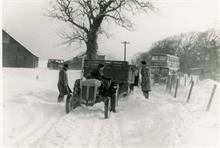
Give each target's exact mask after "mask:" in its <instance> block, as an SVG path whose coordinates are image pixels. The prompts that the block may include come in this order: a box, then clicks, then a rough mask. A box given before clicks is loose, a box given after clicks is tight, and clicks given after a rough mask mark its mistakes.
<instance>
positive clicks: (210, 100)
mask: <svg viewBox="0 0 220 148" xmlns="http://www.w3.org/2000/svg"><path fill="white" fill-rule="evenodd" d="M216 87H217V85H216V84H215V85H214V87H213V89H212V93H211V96H210V98H209V103H208V105H207V107H206V111H209V109H210V107H211V104H212V99H213V96H214V94H215V90H216Z"/></svg>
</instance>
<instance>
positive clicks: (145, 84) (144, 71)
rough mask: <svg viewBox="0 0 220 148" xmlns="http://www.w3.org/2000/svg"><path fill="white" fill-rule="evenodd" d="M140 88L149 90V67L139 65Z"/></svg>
mask: <svg viewBox="0 0 220 148" xmlns="http://www.w3.org/2000/svg"><path fill="white" fill-rule="evenodd" d="M141 89H142V91H151V80H150V68H148V67H146V66H142V67H141Z"/></svg>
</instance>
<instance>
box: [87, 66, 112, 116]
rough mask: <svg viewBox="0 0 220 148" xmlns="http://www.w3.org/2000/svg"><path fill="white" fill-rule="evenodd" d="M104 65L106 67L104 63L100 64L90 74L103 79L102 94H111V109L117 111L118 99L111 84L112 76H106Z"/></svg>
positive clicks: (100, 79) (92, 76) (94, 77)
mask: <svg viewBox="0 0 220 148" xmlns="http://www.w3.org/2000/svg"><path fill="white" fill-rule="evenodd" d="M104 67H105V66H104V64H99V65H98V67H97V68H96V69H94V70H93V71H92V72H91V73H90V75H91V78H92V79H98V80H99V81H101V87H100V94H102V95H103V96H109V97H110V98H111V111H112V112H116V110H115V101H116V100H115V98H114V97H113V93H114V90H113V88H112V87H111V86H110V85H111V81H110V80H111V78H108V77H106V76H104V73H103V70H104ZM108 86H109V87H108Z"/></svg>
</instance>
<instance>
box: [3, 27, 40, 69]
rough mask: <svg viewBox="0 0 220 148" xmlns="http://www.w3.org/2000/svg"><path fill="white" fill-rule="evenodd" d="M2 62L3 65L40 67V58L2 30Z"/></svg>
mask: <svg viewBox="0 0 220 148" xmlns="http://www.w3.org/2000/svg"><path fill="white" fill-rule="evenodd" d="M2 59H3V61H2V63H3V67H23V68H36V67H38V61H39V58H38V57H37V56H35V55H34V54H32V53H31V52H30V51H29V50H27V49H26V48H25V47H24V46H23V45H22V44H21V43H19V42H18V41H16V40H15V39H14V38H13V37H12V36H10V35H9V34H8V33H7V32H6V31H4V30H2Z"/></svg>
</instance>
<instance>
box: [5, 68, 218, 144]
mask: <svg viewBox="0 0 220 148" xmlns="http://www.w3.org/2000/svg"><path fill="white" fill-rule="evenodd" d="M79 76H80V71H68V77H69V81H70V87H71V88H72V87H73V83H74V81H75V79H77V78H78V77H79ZM57 80H58V71H56V70H48V69H45V68H44V69H43V68H38V69H22V68H3V115H4V117H3V119H4V120H3V127H4V141H3V142H4V147H10V148H61V147H62V148H69V147H71V148H72V147H75V148H97V147H100V148H146V147H149V148H218V147H219V146H220V143H219V142H218V139H219V136H220V128H219V126H220V121H219V119H220V112H219V107H220V104H219V99H220V91H219V89H220V88H219V87H220V86H219V84H218V83H216V82H214V81H211V80H204V81H198V82H196V84H195V86H194V89H193V92H192V96H191V100H190V102H189V103H186V98H187V95H188V91H189V87H190V84H189V82H187V86H183V83H182V82H181V85H180V88H179V90H178V96H177V98H174V97H173V92H172V94H169V93H167V92H166V91H165V86H159V85H154V86H153V91H152V92H151V93H150V99H149V100H146V99H145V98H144V97H143V95H142V93H141V91H140V89H139V88H135V90H134V92H132V93H131V94H130V95H129V96H127V97H121V98H120V100H119V111H118V113H116V114H115V113H111V116H110V118H109V119H104V115H103V112H104V107H103V104H102V103H98V104H96V105H95V106H93V107H85V106H82V107H78V108H76V109H75V110H74V111H73V112H71V113H70V114H65V104H64V103H60V104H58V103H57V96H58V91H57ZM215 83H216V84H217V90H216V93H215V96H214V98H213V102H212V106H211V109H210V111H208V112H207V111H205V108H206V106H207V103H208V100H209V97H210V94H211V91H212V87H213V84H215Z"/></svg>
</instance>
